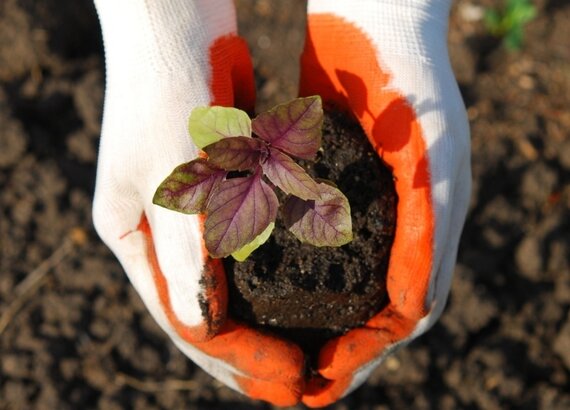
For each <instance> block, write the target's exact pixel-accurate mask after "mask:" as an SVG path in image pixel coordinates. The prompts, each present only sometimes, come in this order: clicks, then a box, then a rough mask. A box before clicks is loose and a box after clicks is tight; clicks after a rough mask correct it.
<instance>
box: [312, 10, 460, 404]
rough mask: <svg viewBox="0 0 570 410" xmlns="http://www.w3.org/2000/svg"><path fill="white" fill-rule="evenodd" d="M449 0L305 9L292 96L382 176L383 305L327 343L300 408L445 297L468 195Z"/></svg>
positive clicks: (431, 317) (425, 325) (347, 378)
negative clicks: (387, 238) (365, 149)
mask: <svg viewBox="0 0 570 410" xmlns="http://www.w3.org/2000/svg"><path fill="white" fill-rule="evenodd" d="M449 8H450V1H449V0H361V1H358V2H355V1H353V0H336V1H331V0H309V16H308V32H307V38H306V45H305V50H304V54H303V58H302V67H301V70H302V72H301V94H302V95H312V94H320V95H321V96H322V97H323V100H324V101H329V102H335V103H336V104H338V106H340V107H341V108H344V109H346V110H348V111H350V112H351V113H352V114H354V116H355V117H356V118H357V119H358V120H359V122H360V123H361V124H362V126H363V128H364V130H365V132H366V134H367V135H368V137H369V139H370V141H371V143H372V144H373V146H374V147H375V148H376V149H377V151H378V153H379V155H380V156H381V157H382V159H383V160H384V161H385V162H386V163H387V164H388V165H389V166H390V167H391V168H392V171H393V174H394V179H395V185H396V192H397V194H398V197H399V199H398V208H397V226H396V235H395V239H394V244H393V247H392V251H391V256H390V264H389V268H388V276H387V289H388V294H389V298H390V303H389V305H388V306H387V307H386V308H385V309H384V310H383V311H382V312H380V313H379V314H378V315H377V316H375V317H374V318H372V319H371V320H370V321H369V322H368V323H367V324H366V326H364V327H363V328H359V329H354V330H352V331H350V332H349V333H347V334H346V335H344V336H341V337H339V338H337V339H335V340H332V341H330V342H329V343H328V344H327V345H326V346H325V347H324V348H323V349H322V351H321V353H320V357H319V368H318V370H319V373H320V375H321V377H316V378H314V379H313V380H312V382H311V383H310V384H309V387H308V389H307V391H306V393H305V396H304V397H303V401H304V402H305V403H306V404H308V405H310V406H324V405H326V404H329V403H331V402H333V401H335V400H337V399H338V398H340V397H342V396H344V395H346V394H348V393H349V392H350V391H352V390H353V389H355V388H356V387H358V386H359V385H360V384H362V383H363V382H364V381H365V380H366V378H367V377H368V376H369V374H370V373H371V372H372V370H373V369H374V368H375V367H376V366H377V365H378V364H380V363H381V361H382V360H383V359H384V358H385V357H386V355H387V354H389V353H390V352H392V351H394V349H395V348H396V347H397V346H399V345H401V344H403V343H407V342H409V341H410V340H412V339H413V338H415V337H417V336H419V335H421V334H422V333H424V332H425V331H427V330H428V329H429V328H430V327H431V326H432V325H433V323H434V322H435V321H436V320H437V319H438V318H439V316H440V315H441V313H442V310H443V308H444V306H445V303H446V300H447V295H448V292H449V288H450V284H451V278H452V274H453V268H454V265H455V261H456V255H457V247H458V242H459V237H460V233H461V230H462V228H463V223H464V220H465V214H466V212H467V207H468V202H469V196H470V190H471V169H470V151H469V148H470V147H469V144H470V143H469V130H468V125H467V119H466V114H465V108H464V105H463V103H462V100H461V96H460V94H459V90H458V87H457V83H456V81H455V78H454V76H453V72H452V70H451V67H450V63H449V58H448V54H447V46H446V44H447V22H448V16H449Z"/></svg>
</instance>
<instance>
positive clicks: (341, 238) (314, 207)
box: [283, 183, 352, 246]
mask: <svg viewBox="0 0 570 410" xmlns="http://www.w3.org/2000/svg"><path fill="white" fill-rule="evenodd" d="M318 187H319V190H320V193H321V199H319V200H316V201H313V200H310V201H303V200H302V199H299V198H297V197H294V196H290V197H288V198H287V200H286V202H285V204H284V205H283V219H284V222H285V226H287V228H288V229H289V230H290V231H291V232H292V233H293V235H295V236H296V237H297V239H299V240H300V241H301V242H306V243H310V244H311V245H314V246H341V245H344V244H347V243H348V242H350V241H351V240H352V221H351V219H350V205H349V204H348V200H347V199H346V197H345V196H344V195H343V194H342V192H340V191H339V190H338V188H335V187H333V186H330V185H328V184H326V183H320V184H319V185H318Z"/></svg>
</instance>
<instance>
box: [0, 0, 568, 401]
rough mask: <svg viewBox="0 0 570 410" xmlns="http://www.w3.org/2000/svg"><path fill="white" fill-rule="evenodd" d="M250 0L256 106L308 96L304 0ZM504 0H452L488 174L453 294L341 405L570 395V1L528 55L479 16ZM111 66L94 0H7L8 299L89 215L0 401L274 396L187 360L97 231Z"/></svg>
mask: <svg viewBox="0 0 570 410" xmlns="http://www.w3.org/2000/svg"><path fill="white" fill-rule="evenodd" d="M236 3H237V5H238V16H239V26H240V30H241V32H242V34H243V35H244V37H245V38H246V39H247V41H248V42H249V44H250V48H251V51H252V56H253V63H254V68H255V72H256V78H257V86H258V90H259V93H258V111H263V110H265V109H268V108H270V107H271V106H273V105H275V104H277V103H279V102H282V101H287V100H288V99H291V98H294V97H296V94H297V84H298V55H299V52H300V50H301V47H302V42H303V36H304V34H303V33H304V24H305V17H304V12H305V3H304V2H303V1H297V0H290V1H271V0H237V1H236ZM501 3H502V0H481V1H474V0H455V1H454V2H453V4H454V7H453V9H452V14H451V20H450V34H449V45H450V57H451V60H452V64H453V68H454V70H455V73H456V75H457V78H458V80H459V85H460V89H461V92H462V94H463V97H464V99H465V103H466V106H467V110H468V114H469V119H470V123H471V133H472V153H473V180H474V187H473V199H472V202H471V210H470V214H469V216H468V218H467V223H466V227H465V231H464V234H463V237H462V242H461V246H460V250H459V257H458V264H457V268H456V274H455V277H454V280H453V286H452V290H451V294H450V297H449V301H448V306H447V308H446V310H445V312H444V313H443V316H442V317H441V319H440V321H439V322H438V323H437V324H436V325H435V326H434V327H433V329H432V330H430V332H428V333H427V334H426V335H424V336H422V337H421V338H419V339H417V340H416V341H415V342H414V343H413V344H411V345H410V346H408V347H406V348H403V349H401V350H400V351H398V352H397V353H396V354H395V355H393V356H391V357H390V358H388V359H387V360H386V362H385V363H384V365H382V366H381V367H379V368H378V369H377V370H375V371H374V372H373V373H372V375H371V377H370V378H369V379H368V380H367V382H366V383H365V384H364V385H363V386H362V387H361V388H359V389H358V390H356V391H355V392H354V393H352V394H351V395H349V396H348V397H346V398H345V399H343V400H341V401H339V402H338V403H335V404H334V405H332V406H330V407H328V409H332V410H347V409H350V410H370V409H374V410H387V409H413V410H418V409H419V410H424V409H437V410H456V409H485V410H495V409H496V410H502V409H529V410H530V409H532V410H534V409H539V410H566V409H569V408H570V347H569V346H570V315H569V313H568V312H569V310H570V234H569V232H570V131H569V130H570V112H569V110H568V107H570V74H569V73H570V47H569V46H568V38H570V24H568V22H569V21H570V3H569V2H568V1H567V0H535V1H534V3H535V4H536V5H537V7H538V16H537V18H536V19H535V20H533V21H532V22H531V23H529V24H528V26H527V27H526V28H525V38H526V41H525V43H524V46H523V48H522V50H521V51H519V52H514V53H512V52H507V51H506V50H504V49H503V48H501V46H500V44H498V42H497V41H494V40H491V41H489V40H490V39H489V37H488V36H487V35H486V32H485V29H484V27H483V24H482V21H481V19H480V18H479V17H478V15H479V14H480V11H481V8H482V7H487V6H498V5H499V4H501ZM478 13H479V14H478ZM103 80H104V69H103V54H102V44H101V40H100V36H99V29H98V23H97V19H96V16H95V10H94V8H93V3H92V1H91V0H74V1H61V0H35V1H32V0H0V315H3V314H4V313H5V312H6V311H7V310H8V306H12V304H13V303H18V301H20V300H21V299H20V298H18V297H16V289H18V285H19V284H21V283H22V281H23V280H24V279H25V278H26V277H27V276H28V275H29V274H30V272H32V271H34V269H36V268H37V267H38V266H39V265H40V263H41V262H42V261H43V260H44V259H45V258H46V257H48V256H49V255H51V254H52V252H54V251H55V250H56V249H57V248H58V246H60V244H61V243H62V241H63V240H64V238H65V237H66V235H67V233H68V232H69V230H70V229H71V228H72V227H74V226H80V227H82V228H83V229H85V230H86V231H87V233H88V243H87V246H84V247H82V248H81V249H79V250H77V251H75V252H73V253H72V254H71V255H69V256H68V257H67V258H65V259H64V260H63V261H61V262H59V263H58V264H57V265H56V267H55V268H53V269H52V270H50V272H49V274H48V275H47V277H46V279H45V280H44V281H42V282H41V283H40V286H39V288H37V289H36V290H35V291H34V292H32V293H31V294H29V295H28V297H26V298H24V299H23V301H22V303H23V304H22V308H21V309H20V310H19V312H18V313H17V314H16V315H15V316H13V317H12V319H11V320H10V322H9V324H8V326H7V327H6V329H5V330H4V331H3V332H2V333H1V334H0V409H1V410H8V409H10V410H20V409H25V410H28V409H32V410H34V409H42V410H43V409H46V410H53V409H58V410H68V409H73V410H74V409H105V410H117V409H136V410H160V409H164V410H167V409H168V410H171V409H189V410H202V409H211V410H217V409H219V410H222V409H224V410H226V409H228V408H230V409H234V410H239V409H244V410H245V409H247V410H270V409H273V407H272V406H270V405H267V404H264V403H260V402H255V401H252V400H249V399H247V398H245V397H243V396H242V395H240V394H237V393H235V392H232V391H231V390H229V389H228V388H226V387H223V386H221V385H220V384H219V383H217V382H216V381H215V380H214V379H212V378H211V377H210V376H208V375H207V374H206V373H205V372H203V371H201V370H200V369H199V368H198V367H196V366H195V365H194V364H192V363H191V362H190V361H188V360H187V359H186V358H185V357H184V356H183V355H182V354H181V353H180V352H179V351H178V350H177V349H176V348H175V347H174V346H173V344H172V343H171V342H170V341H169V340H168V338H167V337H166V336H165V335H164V333H163V332H162V331H161V330H160V329H159V328H158V326H157V325H156V324H155V323H154V321H153V320H152V319H151V318H150V316H149V314H148V313H147V311H146V309H145V307H144V305H143V304H142V302H141V300H140V298H139V297H138V295H137V294H136V292H135V291H134V290H133V289H132V287H131V286H130V285H129V283H128V281H127V278H126V276H125V274H124V273H123V271H122V269H121V267H120V266H119V264H118V262H117V261H116V259H115V258H114V256H113V255H112V254H111V253H110V251H109V250H108V249H107V248H106V247H105V246H104V245H102V244H101V241H100V240H99V239H98V238H97V236H96V235H95V233H94V232H93V229H92V227H91V217H90V212H91V201H92V192H93V182H94V178H95V160H96V156H97V144H98V138H99V132H100V128H99V124H100V120H101V104H102V100H101V97H102V94H103ZM178 380H183V381H184V382H185V384H182V385H181V384H179V383H176V381H178ZM293 409H295V410H302V409H304V407H303V406H296V407H293Z"/></svg>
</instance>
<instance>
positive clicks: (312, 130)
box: [251, 96, 323, 159]
mask: <svg viewBox="0 0 570 410" xmlns="http://www.w3.org/2000/svg"><path fill="white" fill-rule="evenodd" d="M251 125H252V129H253V132H254V133H255V134H257V135H258V136H259V137H260V138H262V139H264V140H265V141H267V142H269V143H270V144H271V145H272V146H273V147H276V148H279V149H281V150H283V151H285V152H287V153H288V154H291V155H294V156H296V157H298V158H303V159H313V158H314V157H315V155H316V153H317V150H318V149H319V148H320V147H321V128H322V125H323V107H322V102H321V97H319V96H313V97H307V98H297V99H295V100H292V101H290V102H288V103H285V104H280V105H278V106H276V107H275V108H272V109H271V110H269V111H267V112H264V113H262V114H259V115H258V116H257V117H256V118H254V119H253V121H252V124H251Z"/></svg>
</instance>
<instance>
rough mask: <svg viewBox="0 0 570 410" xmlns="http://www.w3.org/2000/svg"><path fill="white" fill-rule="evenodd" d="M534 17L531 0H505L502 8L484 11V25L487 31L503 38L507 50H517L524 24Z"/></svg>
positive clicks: (520, 44)
mask: <svg viewBox="0 0 570 410" xmlns="http://www.w3.org/2000/svg"><path fill="white" fill-rule="evenodd" d="M535 17H536V7H535V6H534V4H533V3H532V0H506V2H505V5H504V7H503V8H502V10H496V9H488V10H486V11H485V19H484V21H485V26H486V28H487V30H488V31H489V33H491V34H492V35H493V36H495V37H499V38H502V39H503V45H504V46H505V47H506V48H507V49H509V50H519V49H520V48H521V46H522V42H523V29H524V26H525V25H526V24H527V23H528V22H529V21H531V20H532V19H534V18H535Z"/></svg>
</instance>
